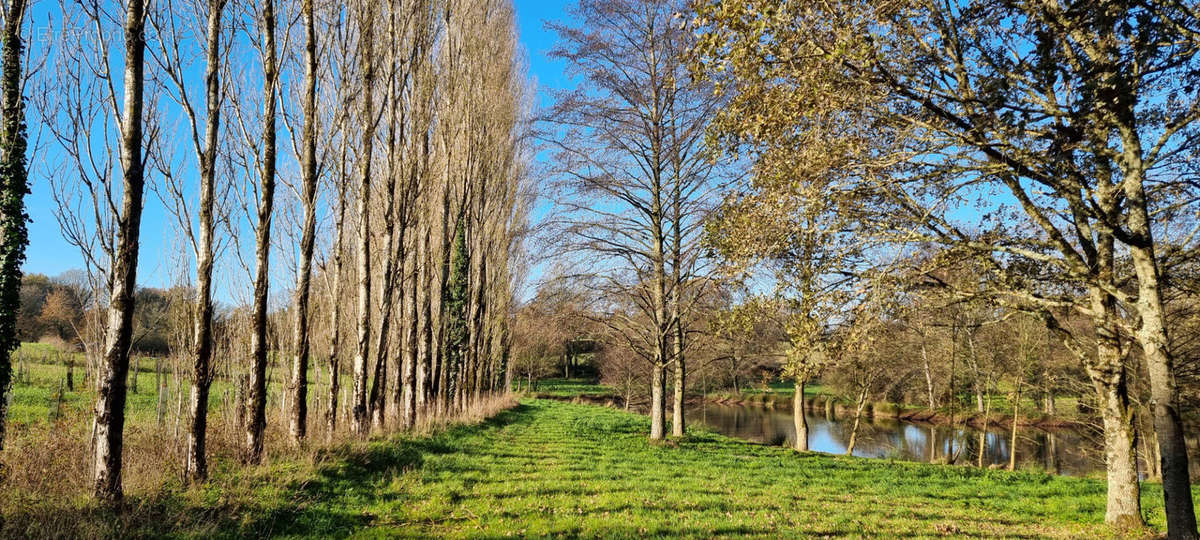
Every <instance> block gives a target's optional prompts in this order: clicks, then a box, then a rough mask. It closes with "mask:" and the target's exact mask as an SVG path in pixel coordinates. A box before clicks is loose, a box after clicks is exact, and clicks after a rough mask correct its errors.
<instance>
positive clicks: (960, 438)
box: [687, 403, 1104, 476]
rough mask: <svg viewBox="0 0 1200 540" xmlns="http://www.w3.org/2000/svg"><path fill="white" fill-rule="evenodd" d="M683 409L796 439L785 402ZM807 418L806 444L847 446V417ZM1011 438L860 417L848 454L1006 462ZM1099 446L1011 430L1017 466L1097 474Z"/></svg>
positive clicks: (692, 415) (716, 423) (1070, 433)
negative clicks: (770, 405)
mask: <svg viewBox="0 0 1200 540" xmlns="http://www.w3.org/2000/svg"><path fill="white" fill-rule="evenodd" d="M687 416H688V421H689V422H692V423H694V424H703V425H705V426H707V427H708V428H710V429H712V430H714V431H716V432H718V433H722V434H724V435H728V436H731V437H737V438H740V439H746V440H750V441H755V442H760V443H764V444H771V445H791V444H792V443H793V442H794V441H795V440H796V429H795V427H794V425H793V424H792V415H791V410H790V408H789V409H770V408H763V407H751V406H742V405H725V404H717V403H703V404H697V405H695V406H694V407H692V408H691V409H689V410H688V411H687ZM806 417H807V418H808V426H809V427H808V430H809V435H808V444H809V448H810V449H811V450H814V451H817V452H828V453H831V454H844V453H846V446H847V442H848V441H849V439H850V430H851V427H852V425H853V423H854V418H853V417H836V416H830V417H826V416H825V415H824V414H822V413H819V412H817V411H808V413H807V414H806ZM1011 437H1012V432H1011V431H1009V430H1008V429H1006V428H1000V429H990V430H987V431H983V430H979V429H974V428H971V427H966V426H955V427H950V426H943V425H932V424H922V423H913V422H906V421H903V420H896V419H883V418H880V419H874V420H872V419H869V418H864V419H863V421H862V423H861V424H860V425H859V432H858V437H857V439H856V442H855V446H854V455H856V456H860V457H871V458H891V459H898V460H905V461H920V462H926V463H947V462H953V463H956V464H970V465H979V464H980V463H982V465H983V466H985V467H986V466H990V465H996V466H1004V467H1007V466H1008V460H1009V456H1010V454H1011V453H1012V445H1011V444H1010V441H1011ZM1101 447H1102V443H1101V440H1100V434H1099V433H1091V432H1090V431H1089V430H1085V429H1058V430H1054V431H1046V430H1041V429H1037V428H1032V427H1021V428H1019V429H1018V431H1017V445H1016V450H1017V469H1018V470H1039V471H1045V472H1048V473H1052V474H1063V475H1069V476H1087V475H1093V474H1101V475H1102V474H1103V471H1104V455H1103V453H1102V452H1101V451H1100V448H1101ZM981 450H982V455H980V452H981Z"/></svg>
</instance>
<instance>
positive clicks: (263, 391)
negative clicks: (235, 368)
mask: <svg viewBox="0 0 1200 540" xmlns="http://www.w3.org/2000/svg"><path fill="white" fill-rule="evenodd" d="M262 25H263V26H262V39H263V45H262V47H263V49H262V54H263V133H262V137H263V143H262V144H263V150H262V164H261V167H262V170H261V172H260V176H261V178H259V182H260V185H259V192H260V196H261V197H262V199H261V200H260V201H259V204H258V225H257V230H256V231H255V236H256V244H255V246H256V247H255V253H254V260H255V275H254V306H253V312H252V314H251V321H250V322H251V326H252V328H251V339H250V354H251V357H252V361H253V362H254V368H253V370H252V371H251V372H250V422H249V424H247V428H246V462H247V463H250V464H258V463H261V462H262V457H263V436H264V432H265V431H266V429H267V355H268V353H269V351H268V350H267V349H268V344H267V292H268V290H269V288H270V271H269V270H270V255H271V218H272V216H273V213H274V207H275V160H276V147H275V138H276V133H275V108H276V107H275V98H276V92H275V84H276V82H277V81H278V79H279V74H278V65H277V62H278V60H277V56H276V51H275V0H264V1H263V4H262Z"/></svg>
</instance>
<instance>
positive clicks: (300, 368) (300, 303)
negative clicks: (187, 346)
mask: <svg viewBox="0 0 1200 540" xmlns="http://www.w3.org/2000/svg"><path fill="white" fill-rule="evenodd" d="M314 2H315V0H303V5H302V7H301V9H302V11H303V18H304V127H303V128H301V129H302V132H301V138H302V139H303V141H302V142H301V145H302V147H303V156H301V163H300V173H301V177H302V178H301V183H302V184H303V188H302V192H303V193H302V195H303V197H304V201H303V202H304V224H303V225H302V227H303V230H302V231H301V233H300V273H299V276H297V281H296V334H295V348H296V353H295V354H296V356H295V357H294V358H293V361H292V403H293V406H292V418H291V435H292V440H293V441H294V442H296V443H297V444H299V443H301V442H303V441H304V438H305V437H306V436H307V435H308V361H309V349H310V338H309V331H308V330H309V328H308V327H309V323H308V311H309V308H308V304H309V296H310V294H311V292H312V291H311V289H312V287H311V282H312V260H313V248H314V244H315V243H316V230H317V77H318V74H317V23H316V9H315V7H314V5H313V4H314ZM335 303H336V302H335Z"/></svg>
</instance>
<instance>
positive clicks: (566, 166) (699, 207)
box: [542, 0, 719, 439]
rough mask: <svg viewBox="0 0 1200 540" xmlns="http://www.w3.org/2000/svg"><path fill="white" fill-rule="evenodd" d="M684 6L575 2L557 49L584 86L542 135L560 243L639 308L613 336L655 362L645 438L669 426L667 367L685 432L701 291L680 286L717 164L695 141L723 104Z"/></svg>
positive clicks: (688, 272) (693, 271) (688, 281)
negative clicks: (688, 338) (703, 68)
mask: <svg viewBox="0 0 1200 540" xmlns="http://www.w3.org/2000/svg"><path fill="white" fill-rule="evenodd" d="M682 8H683V5H682V4H681V3H676V2H659V1H640V0H621V1H618V2H597V1H592V0H585V1H583V2H581V3H580V4H579V5H578V7H577V8H576V10H575V14H576V15H577V17H578V18H579V19H580V21H581V24H580V27H578V28H574V27H568V26H563V25H557V26H554V27H553V28H554V29H555V30H556V31H557V32H558V33H559V35H560V37H561V39H562V41H563V44H562V45H560V46H559V47H558V48H556V49H555V50H554V51H553V54H554V55H555V56H556V57H559V58H562V59H564V60H566V61H567V62H568V64H570V65H571V66H572V69H574V70H576V71H578V73H580V74H581V75H582V76H583V77H584V78H585V79H586V80H587V82H588V84H589V89H588V90H583V89H579V90H576V91H574V92H571V93H564V94H560V95H559V96H558V99H557V103H556V104H555V106H554V108H553V109H552V110H551V111H549V112H548V113H547V114H546V118H547V129H546V132H545V133H544V134H543V135H542V138H543V139H544V140H546V141H547V142H548V143H549V144H550V145H551V146H552V147H553V148H554V149H555V151H556V156H555V157H556V161H557V164H556V171H555V172H556V173H557V176H558V177H559V188H560V190H561V195H560V197H559V198H558V201H557V202H558V204H559V205H560V206H561V207H562V208H563V211H564V214H563V216H562V218H561V225H562V227H561V228H560V229H559V230H563V229H565V232H567V233H569V237H570V238H572V239H573V242H572V243H571V245H570V247H569V248H568V249H567V251H568V252H570V253H576V254H586V256H588V257H593V258H595V257H599V259H600V260H595V259H593V260H592V261H590V263H591V266H592V267H593V268H595V269H596V270H595V271H594V272H588V273H589V274H592V275H591V276H590V278H589V279H588V280H586V281H587V282H588V283H590V285H591V286H593V287H596V288H597V292H598V294H599V295H602V296H611V295H617V296H622V297H624V298H626V299H629V300H631V301H632V303H631V304H629V305H628V306H627V307H635V308H636V310H635V311H627V310H624V309H613V310H612V314H613V315H614V318H613V319H612V320H613V322H614V330H616V331H617V332H618V333H628V332H635V333H636V334H637V335H636V337H635V336H632V335H629V336H626V338H625V339H631V340H632V341H634V342H636V345H635V346H634V347H633V349H634V350H641V351H644V352H643V354H644V355H645V357H646V358H647V359H648V361H649V362H650V363H651V365H652V368H653V369H652V377H651V394H652V398H651V414H650V417H651V430H650V437H651V439H661V438H662V437H663V436H664V435H665V430H666V395H665V394H666V386H667V374H666V370H667V369H668V368H669V367H670V366H671V365H672V364H675V365H676V366H677V372H676V396H675V400H674V401H675V402H676V413H675V415H674V417H675V422H674V425H675V427H674V432H675V434H677V435H681V434H682V433H683V412H682V401H683V382H684V373H685V372H684V366H683V363H684V356H683V355H684V350H685V348H686V342H685V331H684V329H685V327H686V322H685V321H683V318H684V317H685V315H686V313H687V311H688V308H687V305H688V303H689V302H691V301H693V299H694V298H696V297H697V296H698V295H696V294H694V293H692V292H689V290H688V289H689V288H690V287H695V286H697V285H702V284H703V281H704V276H703V274H702V272H700V271H699V267H700V265H702V260H703V259H702V258H701V257H700V252H699V251H695V250H694V248H696V247H698V242H696V241H695V239H696V235H697V234H698V233H699V229H698V227H699V225H698V224H699V221H700V220H699V219H698V216H702V215H703V212H704V210H705V208H704V204H705V201H706V195H707V191H708V190H709V189H710V187H709V183H708V181H709V180H710V179H711V178H712V176H713V172H714V171H713V166H712V163H711V162H710V161H709V160H707V159H706V156H705V155H704V152H702V151H701V148H700V144H699V143H700V141H701V139H702V137H703V133H704V129H705V127H706V122H707V119H708V118H709V117H710V116H711V115H712V113H713V112H714V111H715V109H716V107H717V104H718V103H719V99H718V98H717V97H715V96H714V95H713V92H712V91H711V90H710V89H708V88H705V87H703V85H701V84H697V83H696V82H694V81H693V80H692V79H691V77H690V75H689V74H688V72H687V69H686V62H685V57H684V54H685V52H686V51H687V50H688V48H689V47H690V46H691V41H690V40H691V39H692V35H691V33H690V32H688V31H687V30H686V29H684V28H683V27H682V26H680V25H679V24H678V22H677V21H675V20H674V19H673V17H674V15H675V13H676V12H677V11H678V10H680V9H682ZM599 201H604V202H603V203H600V202H599ZM618 313H623V314H618ZM618 321H619V322H618ZM635 321H636V324H633V323H635Z"/></svg>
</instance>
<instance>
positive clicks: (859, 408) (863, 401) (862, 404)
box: [846, 390, 867, 456]
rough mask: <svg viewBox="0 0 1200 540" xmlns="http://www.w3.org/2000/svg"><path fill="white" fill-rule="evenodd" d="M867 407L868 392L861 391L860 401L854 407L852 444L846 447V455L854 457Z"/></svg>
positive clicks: (851, 433)
mask: <svg viewBox="0 0 1200 540" xmlns="http://www.w3.org/2000/svg"><path fill="white" fill-rule="evenodd" d="M866 406H867V391H866V390H861V391H859V393H858V400H857V401H856V402H855V407H854V425H853V426H852V427H851V428H850V443H849V444H847V445H846V455H847V456H852V455H854V445H855V443H856V442H857V441H858V426H859V424H860V423H861V422H862V413H863V409H864V408H866Z"/></svg>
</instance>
